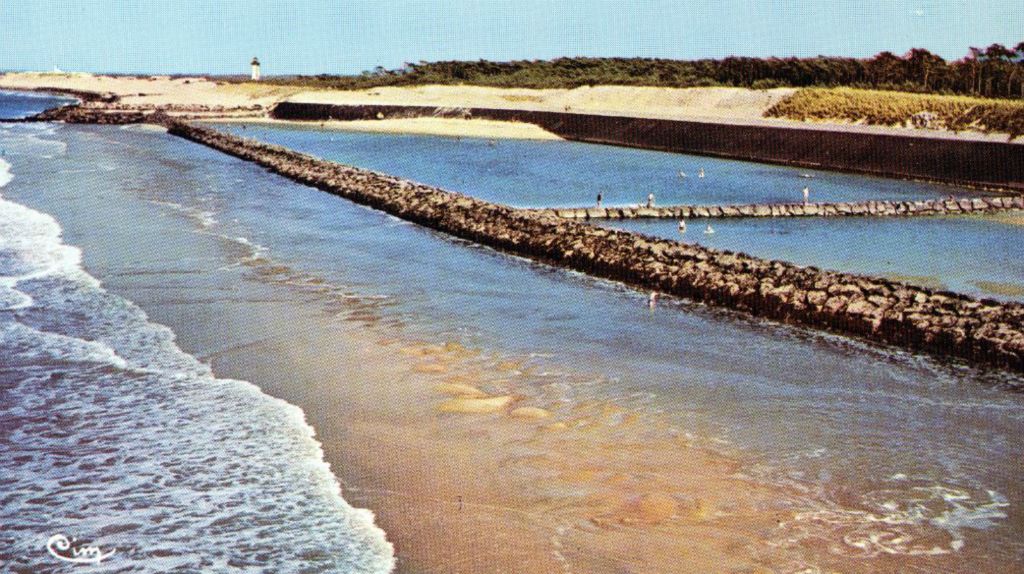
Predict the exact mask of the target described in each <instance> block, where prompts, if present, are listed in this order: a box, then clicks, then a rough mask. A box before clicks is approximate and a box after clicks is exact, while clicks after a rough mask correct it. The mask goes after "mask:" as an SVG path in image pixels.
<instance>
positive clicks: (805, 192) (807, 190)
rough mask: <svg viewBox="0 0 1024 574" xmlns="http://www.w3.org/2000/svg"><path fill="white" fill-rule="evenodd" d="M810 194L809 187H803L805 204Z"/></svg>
mask: <svg viewBox="0 0 1024 574" xmlns="http://www.w3.org/2000/svg"><path fill="white" fill-rule="evenodd" d="M810 196H811V188H809V187H804V205H807V200H808V198H810Z"/></svg>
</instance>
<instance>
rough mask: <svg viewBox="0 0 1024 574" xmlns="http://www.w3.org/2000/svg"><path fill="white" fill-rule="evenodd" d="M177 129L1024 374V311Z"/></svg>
mask: <svg viewBox="0 0 1024 574" xmlns="http://www.w3.org/2000/svg"><path fill="white" fill-rule="evenodd" d="M168 125H169V132H170V133H172V134H174V135H178V136H180V137H183V138H186V139H189V140H192V141H195V142H198V143H201V144H204V145H207V146H209V147H212V148H214V149H217V150H220V151H222V152H224V153H227V154H230V155H233V156H235V157H238V158H241V159H244V160H247V161H252V162H255V163H257V164H259V165H261V166H264V167H266V168H268V169H269V170H271V171H273V172H276V173H278V174H281V175H283V176H285V177H288V178H290V179H293V180H295V181H297V182H300V183H303V184H306V185H310V186H313V187H317V188H319V189H321V190H324V191H327V192H329V193H333V194H335V195H338V196H341V197H344V198H347V199H349V200H352V201H354V202H357V203H361V204H364V205H368V206H371V207H374V208H376V209H380V210H382V211H385V212H387V213H390V214H392V215H395V216H397V217H401V218H403V219H406V220H409V221H412V222H415V223H418V224H421V225H424V226H426V227H430V228H433V229H436V230H439V231H442V232H445V233H448V234H451V235H453V236H456V237H460V238H463V239H467V240H470V241H473V242H476V243H480V244H483V245H487V246H490V247H494V248H496V249H499V250H502V251H506V252H509V253H515V254H518V255H522V256H526V257H529V258H532V259H535V260H538V261H543V262H547V263H551V264H555V265H559V266H562V267H566V268H570V269H574V270H577V271H581V272H584V273H588V274H591V275H594V276H598V277H604V278H608V279H613V280H619V281H623V282H625V283H628V284H631V285H634V286H637V287H640V288H643V289H645V290H653V291H659V292H663V293H669V294H672V295H677V296H680V297H686V298H689V299H692V300H696V301H702V302H706V303H708V304H711V305H715V306H720V307H726V308H730V309H736V310H740V311H744V312H747V313H750V314H752V315H755V316H758V317H765V318H769V319H774V320H778V321H782V322H787V323H791V324H797V325H803V326H808V327H814V328H819V329H826V330H831V331H835V332H839V333H844V334H848V335H854V336H859V337H864V338H866V339H868V340H871V341H875V342H878V343H887V344H892V345H897V346H901V347H904V348H907V349H913V350H921V351H926V352H930V353H933V354H935V355H940V356H952V357H958V358H961V359H965V360H967V361H970V362H973V363H985V364H990V365H996V366H1000V367H1003V368H1007V369H1011V370H1016V371H1024V305H1021V304H1016V303H1002V302H998V301H994V300H988V299H986V300H976V299H973V298H971V297H967V296H964V295H959V294H955V293H948V292H936V291H932V290H928V289H924V288H918V287H913V286H908V285H905V284H902V283H897V282H894V281H889V280H885V279H878V278H870V277H864V276H858V275H853V274H847V273H837V272H830V271H822V270H819V269H816V268H813V267H799V266H797V265H793V264H789V263H784V262H779V261H768V260H763V259H758V258H754V257H750V256H747V255H744V254H740V253H732V252H726V251H716V250H712V249H707V248H704V247H700V246H698V245H690V244H683V243H679V242H675V241H668V240H662V239H656V238H652V237H647V236H643V235H638V234H633V233H627V232H621V231H616V230H609V229H603V228H599V227H595V226H591V225H587V224H584V223H579V222H575V221H569V220H565V219H561V218H557V217H553V216H550V215H546V214H543V213H538V212H530V211H524V210H516V209H512V208H509V207H506V206H501V205H496V204H493V203H489V202H486V201H482V200H479V199H475V198H472V197H468V196H464V195H461V194H458V193H453V192H448V191H444V190H441V189H437V188H433V187H430V186H426V185H422V184H418V183H414V182H411V181H408V180H403V179H401V178H398V177H393V176H388V175H384V174H379V173H375V172H371V171H367V170H363V169H358V168H353V167H349V166H344V165H341V164H337V163H333V162H329V161H325V160H320V159H317V158H314V157H311V156H308V155H305V154H301V153H297V152H294V151H291V150H288V149H286V148H282V147H279V146H273V145H268V144H263V143H260V142H256V141H252V140H246V139H243V138H239V137H236V136H231V135H227V134H224V133H221V132H218V131H216V130H213V129H209V128H202V127H198V126H193V125H189V124H187V123H184V122H169V124H168Z"/></svg>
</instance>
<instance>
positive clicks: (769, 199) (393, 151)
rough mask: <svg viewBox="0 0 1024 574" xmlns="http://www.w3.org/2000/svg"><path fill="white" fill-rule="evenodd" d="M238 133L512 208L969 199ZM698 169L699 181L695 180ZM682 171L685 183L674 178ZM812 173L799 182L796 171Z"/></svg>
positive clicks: (651, 155)
mask: <svg viewBox="0 0 1024 574" xmlns="http://www.w3.org/2000/svg"><path fill="white" fill-rule="evenodd" d="M214 127H217V128H218V129H223V130H225V131H229V132H231V133H235V134H238V135H241V136H246V137H253V138H256V139H260V140H264V141H268V142H272V143H276V144H280V145H283V146H286V147H289V148H292V149H295V150H298V151H303V152H307V153H311V154H314V155H317V156H320V157H323V158H325V159H330V160H334V161H339V162H342V163H346V164H350V165H355V166H359V167H363V168H367V169H372V170H376V171H382V172H385V173H390V174H393V175H399V176H402V177H406V178H409V179H412V180H415V181H420V182H422V183H427V184H430V185H434V186H437V187H441V188H444V189H449V190H453V191H459V192H462V193H466V194H469V195H473V196H475V197H479V198H481V199H486V200H488V201H493V202H497V203H504V204H507V205H512V206H515V207H562V206H573V207H575V206H589V205H593V204H594V202H595V200H596V196H597V193H598V192H601V193H602V194H603V196H604V198H603V199H604V205H605V206H624V205H637V204H640V203H646V201H647V194H648V193H653V194H654V196H655V202H656V203H657V204H660V205H670V204H734V203H780V202H789V203H795V202H799V201H801V200H802V197H803V195H802V190H803V188H804V187H805V186H807V187H809V188H810V198H811V200H812V201H857V200H865V199H927V198H934V197H945V196H948V195H950V194H955V195H968V194H971V192H968V191H966V190H963V189H958V188H955V187H950V186H944V185H934V184H926V183H919V182H911V181H899V180H893V179H884V178H871V177H863V176H855V175H847V174H840V173H830V172H822V171H813V170H806V169H798V168H791V167H782V166H773V165H765V164H756V163H749V162H741V161H733V160H726V159H716V158H708V157H698V156H689V155H682V154H673V153H666V152H657V151H649V150H640V149H629V148H620V147H613V146H601V145H594V144H584V143H578V142H568V141H532V140H492V141H489V140H484V139H477V138H454V137H439V136H423V135H399V134H370V133H359V132H346V131H340V130H332V131H324V130H316V129H313V128H309V127H302V126H298V127H296V126H267V125H246V126H245V127H244V128H243V127H242V126H241V125H237V124H216V125H215V126H214ZM702 168H703V169H704V174H705V177H704V178H700V177H699V173H700V169H702ZM680 171H682V172H684V173H686V175H687V177H686V178H681V177H680V176H679V172H680ZM803 174H806V175H811V176H813V177H814V179H805V178H803V177H801V175H803Z"/></svg>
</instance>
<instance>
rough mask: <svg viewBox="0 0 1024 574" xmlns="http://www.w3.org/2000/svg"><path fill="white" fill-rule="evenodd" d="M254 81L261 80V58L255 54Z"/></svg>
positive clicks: (253, 65)
mask: <svg viewBox="0 0 1024 574" xmlns="http://www.w3.org/2000/svg"><path fill="white" fill-rule="evenodd" d="M252 81H254V82H258V81H260V59H259V58H257V57H255V56H254V57H253V59H252Z"/></svg>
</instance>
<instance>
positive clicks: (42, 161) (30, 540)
mask: <svg viewBox="0 0 1024 574" xmlns="http://www.w3.org/2000/svg"><path fill="white" fill-rule="evenodd" d="M60 103H63V101H62V100H61V99H59V98H47V97H45V96H40V95H32V96H27V97H26V96H21V95H10V94H6V93H0V117H5V118H18V117H24V116H26V115H29V114H31V113H34V112H38V111H42V110H43V109H46V108H48V107H52V106H54V105H58V104H60ZM66 129H67V128H63V127H60V126H55V125H47V124H13V123H8V124H0V154H2V155H0V524H2V525H3V526H2V528H0V570H3V571H5V572H23V573H29V572H33V573H34V572H72V571H80V570H81V569H84V568H83V566H82V564H81V563H76V562H74V558H75V557H74V551H75V550H76V549H78V550H81V549H82V548H85V547H92V548H95V549H97V550H99V551H100V553H101V554H107V553H113V554H111V555H109V557H108V558H106V559H104V560H102V561H100V562H98V563H93V564H88V566H87V569H88V570H89V571H91V572H367V573H370V572H388V571H390V570H391V569H392V568H393V566H394V557H393V552H392V548H391V545H390V544H389V543H388V542H387V540H386V539H385V536H384V533H383V532H382V531H381V530H380V529H378V528H377V527H376V526H375V525H374V517H373V515H372V514H371V513H370V512H369V511H367V510H363V509H358V508H353V507H352V506H350V505H349V504H348V503H346V501H345V499H344V498H343V493H342V491H341V488H340V485H339V483H338V481H337V479H336V478H335V476H334V474H332V472H331V469H330V468H329V466H328V465H327V464H326V463H325V462H324V460H323V457H322V450H321V446H320V444H319V443H318V442H317V440H316V438H315V436H314V432H313V429H312V428H311V427H310V426H309V425H308V424H306V421H305V418H304V414H303V412H302V410H300V409H299V408H298V407H295V406H293V405H291V404H288V403H286V402H284V401H282V400H279V399H276V398H274V397H271V396H268V395H266V394H264V393H262V392H261V391H260V389H259V388H257V387H256V386H254V385H252V384H250V383H248V382H246V381H240V380H231V379H224V378H218V377H217V376H215V375H214V374H213V373H212V372H211V370H210V367H209V366H208V365H206V364H204V363H202V362H200V361H199V360H197V359H196V358H195V357H193V356H191V355H189V354H187V353H185V352H183V351H182V350H181V349H180V348H179V347H178V346H177V344H176V343H175V335H174V333H173V332H171V331H170V330H169V329H168V328H167V327H165V326H163V325H160V324H158V323H155V322H153V321H151V320H150V318H149V317H148V316H147V314H146V313H145V312H144V311H143V310H142V309H141V308H139V307H138V306H137V305H135V304H134V303H132V302H131V301H129V300H126V299H124V298H123V297H119V296H117V295H115V294H113V293H111V292H109V291H107V290H106V289H105V288H104V286H103V284H102V283H101V282H100V281H99V280H98V279H96V278H95V277H94V276H92V275H90V274H89V272H88V271H86V270H85V269H84V268H83V265H82V252H81V250H80V249H78V248H77V247H75V246H74V245H69V244H68V243H66V242H65V240H64V237H63V229H62V227H61V225H60V223H59V222H58V221H57V220H56V219H54V218H53V217H52V216H50V215H48V214H47V213H44V212H40V211H37V210H35V209H32V208H30V207H28V206H26V205H23V204H21V203H18V202H16V201H13V200H12V199H10V198H9V197H6V196H5V195H6V194H5V191H6V189H5V188H6V187H7V186H8V185H9V184H11V183H12V182H14V181H17V180H18V178H19V176H20V174H19V170H20V169H22V168H23V167H25V168H26V169H28V170H53V171H54V172H55V173H59V174H60V177H59V178H58V179H57V180H56V181H54V185H60V186H66V188H74V186H75V185H76V180H77V179H79V178H81V175H82V173H84V172H89V171H91V172H94V173H106V174H110V176H111V177H116V176H117V175H118V174H117V166H115V165H111V164H107V163H104V162H102V161H94V159H95V158H85V159H84V161H78V162H74V163H75V165H77V166H78V167H76V168H69V167H68V165H69V164H70V163H72V162H71V161H69V156H74V155H76V154H77V153H79V150H76V149H74V148H71V149H69V142H68V140H67V139H66V138H64V137H62V136H61V135H60V132H61V131H64V130H66ZM53 191H54V190H53V189H45V188H33V189H31V190H26V193H30V194H39V195H46V194H49V193H53ZM97 225H101V226H102V225H104V223H103V221H102V219H101V220H99V221H97ZM53 537H57V538H53ZM58 555H60V556H61V557H58ZM88 556H89V555H87V554H82V555H81V556H79V557H78V558H82V557H86V558H87V557H88Z"/></svg>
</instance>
